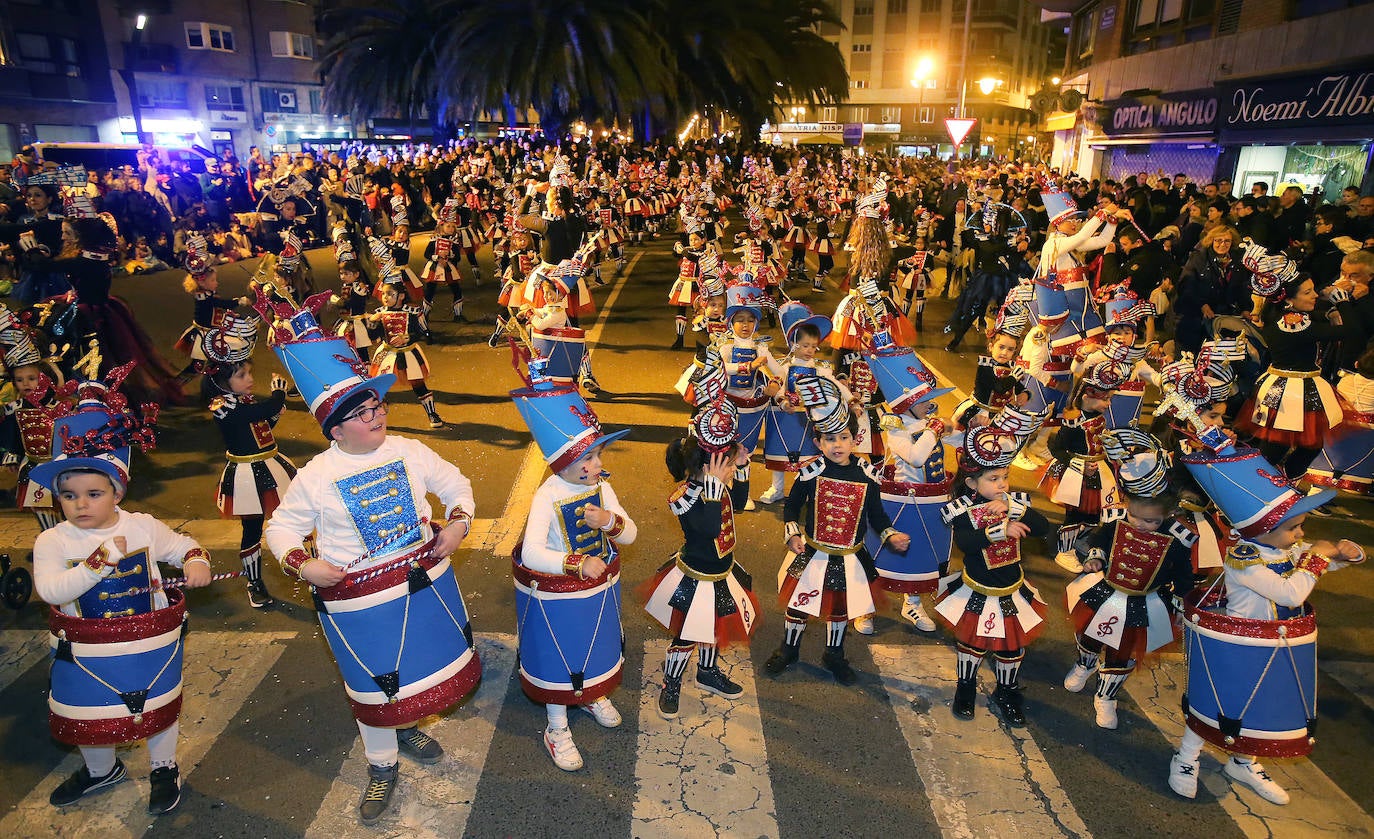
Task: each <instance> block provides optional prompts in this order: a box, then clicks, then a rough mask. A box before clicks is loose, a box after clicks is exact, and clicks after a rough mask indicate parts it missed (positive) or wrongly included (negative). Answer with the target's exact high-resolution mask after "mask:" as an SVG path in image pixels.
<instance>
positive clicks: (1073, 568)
mask: <svg viewBox="0 0 1374 839" xmlns="http://www.w3.org/2000/svg"><path fill="white" fill-rule="evenodd" d="M1054 564H1055V565H1058V566H1059V567H1060V568H1063V569H1064V570H1065V571H1068V572H1069V573H1070V574H1082V573H1083V563H1082V562H1080V561H1079V560H1078V554H1077V553H1076V552H1074V551H1060V552H1059V553H1057V554H1055V555H1054Z"/></svg>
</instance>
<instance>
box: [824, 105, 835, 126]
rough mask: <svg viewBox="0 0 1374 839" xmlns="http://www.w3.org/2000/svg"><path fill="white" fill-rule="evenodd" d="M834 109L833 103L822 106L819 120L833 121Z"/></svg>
mask: <svg viewBox="0 0 1374 839" xmlns="http://www.w3.org/2000/svg"><path fill="white" fill-rule="evenodd" d="M836 110H837V109H836V107H835V106H834V105H825V106H823V107H822V108H821V122H834V121H835V117H836V113H835V111H836Z"/></svg>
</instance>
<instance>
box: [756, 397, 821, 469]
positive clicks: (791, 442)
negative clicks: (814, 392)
mask: <svg viewBox="0 0 1374 839" xmlns="http://www.w3.org/2000/svg"><path fill="white" fill-rule="evenodd" d="M765 416H766V419H765V421H764V424H765V425H766V426H767V430H766V431H765V432H764V434H763V461H764V464H765V465H767V466H768V468H769V469H772V470H773V471H775V472H796V471H799V470H800V469H801V467H802V466H804V465H805V464H806V463H807V462H808V461H811V460H814V459H815V458H817V457H820V455H821V450H820V449H818V448H816V441H815V440H814V439H813V438H812V436H811V423H809V422H807V419H806V412H805V411H798V412H796V413H793V412H790V411H784V410H782V409H781V408H775V407H774V408H768V409H767V413H766V414H765Z"/></svg>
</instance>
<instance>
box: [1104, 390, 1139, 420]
mask: <svg viewBox="0 0 1374 839" xmlns="http://www.w3.org/2000/svg"><path fill="white" fill-rule="evenodd" d="M1144 401H1145V383H1144V382H1143V381H1141V380H1139V379H1128V380H1126V381H1124V382H1122V383H1121V387H1119V388H1117V389H1116V392H1115V393H1113V394H1112V399H1111V403H1110V404H1109V405H1108V406H1107V410H1105V411H1103V414H1105V415H1106V417H1107V427H1108V428H1126V427H1127V426H1129V425H1131V424H1132V423H1136V422H1138V421H1139V420H1140V406H1141V405H1142V404H1143V403H1144Z"/></svg>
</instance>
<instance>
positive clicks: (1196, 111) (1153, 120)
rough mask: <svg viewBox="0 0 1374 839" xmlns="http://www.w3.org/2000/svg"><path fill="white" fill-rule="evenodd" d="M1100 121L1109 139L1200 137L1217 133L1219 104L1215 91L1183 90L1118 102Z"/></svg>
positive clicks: (1116, 101)
mask: <svg viewBox="0 0 1374 839" xmlns="http://www.w3.org/2000/svg"><path fill="white" fill-rule="evenodd" d="M1107 107H1108V108H1109V109H1110V112H1109V113H1108V114H1106V115H1105V117H1104V118H1102V119H1101V120H1100V122H1101V125H1102V133H1103V134H1106V135H1107V136H1108V137H1142V138H1146V137H1167V136H1202V135H1209V134H1212V133H1213V132H1215V131H1216V127H1217V112H1218V110H1219V109H1220V103H1219V102H1218V99H1217V94H1216V91H1215V90H1212V89H1207V90H1186V91H1179V92H1177V93H1161V94H1158V95H1155V96H1149V97H1141V98H1132V97H1126V98H1123V99H1117V100H1114V101H1112V102H1110V103H1108V106H1107Z"/></svg>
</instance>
